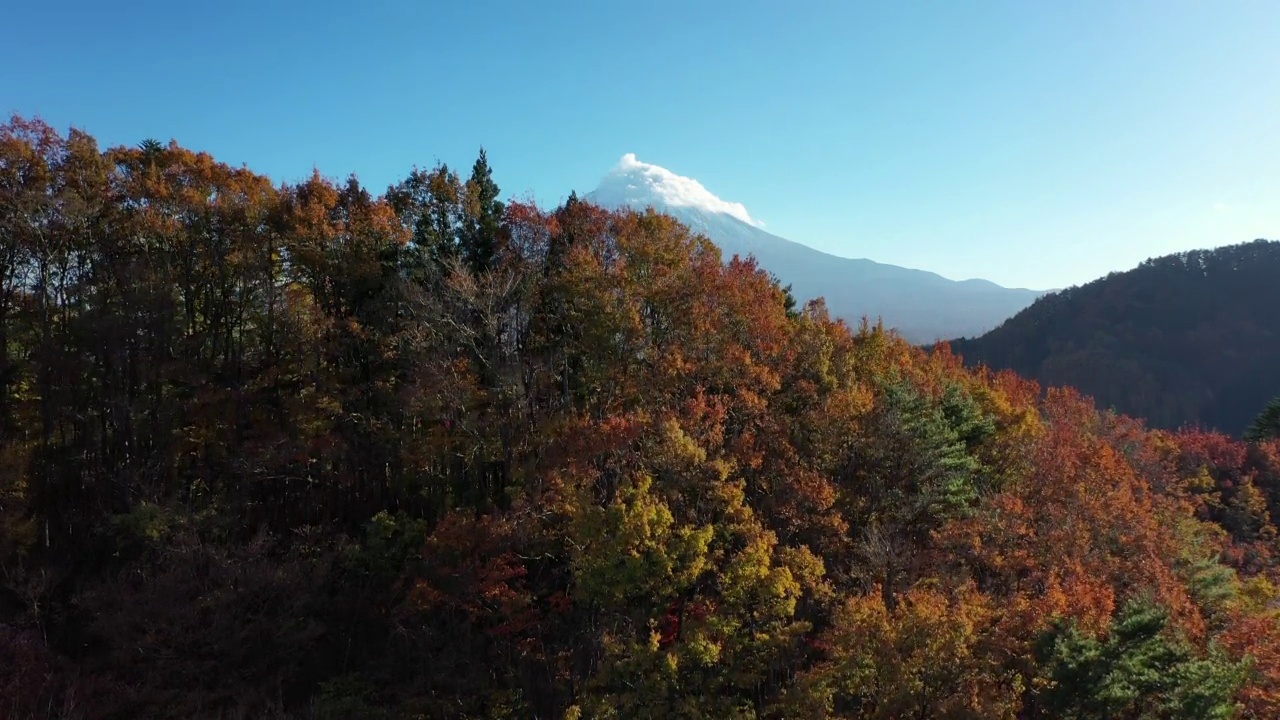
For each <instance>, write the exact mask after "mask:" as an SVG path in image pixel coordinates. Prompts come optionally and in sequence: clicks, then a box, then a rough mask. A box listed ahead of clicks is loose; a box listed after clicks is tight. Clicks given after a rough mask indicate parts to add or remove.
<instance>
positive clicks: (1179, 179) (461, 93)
mask: <svg viewBox="0 0 1280 720" xmlns="http://www.w3.org/2000/svg"><path fill="white" fill-rule="evenodd" d="M2 18H3V19H0V112H6V113H7V111H13V112H17V113H20V114H23V115H27V116H32V115H39V116H41V117H43V118H44V119H45V120H47V121H49V122H51V123H53V124H54V125H56V126H58V127H61V128H64V129H65V128H66V127H68V126H70V125H75V126H78V127H81V128H83V129H85V130H87V131H89V132H91V133H92V134H94V135H96V136H97V137H98V138H99V140H100V141H101V142H103V143H104V144H107V145H116V144H134V143H137V142H138V141H140V140H142V139H144V138H149V137H155V138H159V139H161V140H167V139H168V138H171V137H172V138H177V140H178V141H179V142H181V143H182V144H184V145H186V146H188V147H192V148H195V149H202V150H208V151H210V152H212V153H213V154H214V155H215V156H217V157H218V158H219V159H221V160H224V161H227V162H230V163H234V164H240V163H246V164H248V165H249V166H250V167H252V168H254V169H256V170H258V171H260V172H265V173H267V174H269V175H271V176H272V177H273V178H276V179H280V180H294V179H298V178H302V177H305V176H306V175H308V174H309V173H310V170H311V168H312V167H313V166H317V167H319V168H320V170H321V171H322V172H323V173H325V174H326V175H329V176H333V177H341V176H345V175H347V174H349V173H353V172H354V173H356V174H357V175H359V177H360V178H361V179H362V180H363V181H365V182H366V184H368V185H369V186H371V187H372V188H374V189H376V190H381V189H384V188H385V187H386V186H387V185H388V184H389V183H392V182H394V181H395V180H397V179H398V178H400V177H402V176H403V175H404V174H406V173H407V172H408V170H409V169H410V168H411V167H412V166H413V165H415V164H417V165H420V166H431V165H434V164H435V162H436V161H437V160H442V161H444V162H447V163H449V164H450V165H455V166H462V167H464V168H469V167H470V164H471V162H472V161H473V160H474V158H475V154H476V151H477V150H478V148H479V147H480V146H481V145H484V146H485V147H486V148H487V150H488V152H489V157H490V160H491V162H492V164H493V166H494V169H495V174H496V179H497V180H498V182H499V184H501V185H502V187H503V190H504V193H505V194H510V195H516V196H520V197H525V198H527V197H530V196H531V197H533V198H536V199H537V200H538V201H539V202H541V203H544V204H555V203H557V202H559V201H560V200H561V199H562V198H564V197H565V196H567V195H568V192H569V190H571V189H576V190H578V191H579V192H586V191H589V190H591V189H592V188H594V187H595V185H596V183H597V182H598V181H599V179H600V178H601V176H603V175H604V174H605V173H606V172H607V171H608V170H609V169H610V168H611V167H612V166H613V165H615V164H616V163H617V162H618V160H619V158H621V157H622V155H623V154H624V153H628V152H633V153H636V154H637V155H638V156H639V158H640V159H641V160H642V161H645V162H650V163H654V164H657V165H662V166H664V167H667V168H669V169H671V170H672V171H674V172H677V173H679V174H681V175H686V176H690V177H693V178H697V179H698V180H700V181H701V182H702V183H703V184H704V185H705V186H706V187H707V188H708V189H710V190H711V191H712V192H714V193H716V194H717V195H719V196H720V197H722V198H724V199H726V200H730V201H736V202H740V203H743V204H744V205H745V206H746V207H747V208H748V210H749V211H750V213H751V215H752V216H753V217H756V218H759V219H761V220H763V221H764V222H765V223H766V227H767V228H768V229H769V230H771V231H773V232H775V233H777V234H779V235H782V236H784V237H787V238H789V239H792V240H796V241H799V242H803V243H805V244H808V245H812V246H814V247H817V248H819V249H822V250H826V251H828V252H833V253H836V254H840V255H846V256H851V257H870V258H872V259H875V260H880V261H883V262H891V263H895V264H901V265H907V266H910V267H920V268H925V269H929V270H933V271H936V272H940V273H942V274H943V275H946V276H948V277H954V278H968V277H985V278H989V279H991V280H994V281H996V282H999V283H1001V284H1005V285H1017V286H1023V287H1034V288H1049V287H1061V286H1065V285H1070V284H1075V283H1080V282H1085V281H1088V280H1090V279H1092V278H1094V277H1097V276H1100V275H1103V274H1105V273H1106V272H1108V271H1111V270H1122V269H1127V268H1128V267H1131V266H1133V265H1135V264H1136V263H1137V262H1139V261H1141V260H1142V259H1144V258H1146V257H1150V256H1153V255H1160V254H1164V253H1167V252H1173V251H1177V250H1183V249H1190V248H1195V247H1211V246H1216V245H1224V244H1231V243H1237V242H1244V241H1248V240H1252V239H1254V238H1257V237H1270V238H1280V131H1278V129H1280V3H1278V2H1276V0H1256V1H1254V2H1246V1H1232V0H1215V1H1210V0H1201V1H1199V2H1191V1H1190V0H1072V2H1040V1H1038V0H1009V1H1007V2H994V1H983V2H977V1H975V2H954V1H952V0H947V1H946V2H941V1H939V2H905V3H900V2H878V3H860V2H838V1H832V2H803V1H801V0H797V1H796V2H782V1H780V0H759V1H757V0H732V1H728V0H725V1H716V2H699V1H697V0H682V1H675V0H636V1H634V2H626V3H624V2H612V1H610V0H601V1H600V2H590V1H589V0H578V1H575V2H541V3H540V2H527V1H514V0H513V1H510V2H491V1H490V2H486V1H482V0H467V1H461V2H460V1H451V2H433V1H431V0H422V1H420V2H419V1H415V2H410V1H405V2H395V3H390V2H368V3H360V2H334V1H332V0H310V2H306V3H296V4H294V3H284V2H240V1H234V2H229V1H223V2H217V3H185V2H152V3H141V2H133V3H130V2H114V3H103V2H88V1H86V0H71V1H70V2H62V3H57V4H56V5H54V6H48V7H42V6H41V4H39V3H11V4H10V6H8V7H6V8H5V10H4V11H3V14H2Z"/></svg>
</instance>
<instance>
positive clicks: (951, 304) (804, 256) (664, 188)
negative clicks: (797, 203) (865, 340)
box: [584, 155, 1043, 343]
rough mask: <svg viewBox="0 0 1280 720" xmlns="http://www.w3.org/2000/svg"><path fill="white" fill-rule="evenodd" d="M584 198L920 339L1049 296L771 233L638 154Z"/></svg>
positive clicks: (994, 319)
mask: <svg viewBox="0 0 1280 720" xmlns="http://www.w3.org/2000/svg"><path fill="white" fill-rule="evenodd" d="M584 199H586V200H588V201H590V202H593V203H595V204H597V205H601V206H603V207H607V208H613V209H616V208H624V207H626V208H632V209H636V210H643V209H646V208H653V209H654V210H657V211H659V212H664V213H667V214H670V215H672V216H674V217H676V218H677V219H679V220H680V221H681V222H684V223H685V224H686V225H688V226H689V227H690V228H692V229H693V230H695V231H697V232H700V233H703V234H705V235H706V236H707V237H709V238H711V240H712V241H714V242H715V243H716V244H717V245H718V246H720V249H721V251H722V252H723V253H724V256H725V258H726V259H728V258H731V257H733V256H734V255H738V256H741V257H746V256H748V255H751V256H754V257H755V258H756V259H757V260H758V261H759V263H760V265H761V267H763V268H765V269H766V270H768V271H770V272H772V273H773V274H775V275H777V276H778V278H779V279H781V280H782V282H783V283H784V284H787V283H789V284H791V286H792V292H793V293H794V294H795V296H796V298H797V299H799V300H801V301H802V302H803V301H807V300H810V299H813V298H816V297H823V298H825V299H826V302H827V307H828V308H829V309H830V310H831V312H832V314H833V315H836V316H838V317H842V318H844V319H845V320H846V321H849V322H852V323H856V322H857V321H858V320H860V319H861V318H862V317H863V316H867V317H869V318H870V319H871V320H872V321H875V320H876V319H877V318H882V319H883V320H884V323H885V325H886V326H887V327H893V328H896V329H897V330H898V332H899V333H901V334H902V336H903V337H905V338H906V339H907V340H910V341H912V342H915V343H929V342H934V341H936V340H939V339H943V338H950V337H958V336H967V335H977V334H979V333H982V332H985V331H987V330H990V329H993V328H995V327H996V326H997V325H999V324H1000V323H1001V322H1003V321H1004V320H1006V319H1007V318H1009V317H1010V316H1012V315H1013V314H1014V313H1016V312H1018V311H1019V310H1021V309H1023V308H1025V307H1027V306H1028V305H1030V304H1031V303H1032V302H1033V301H1034V300H1035V299H1036V298H1037V297H1039V296H1040V295H1042V294H1043V293H1042V292H1040V291H1036V290H1027V289H1023V288H1005V287H1001V286H1000V285H997V284H995V283H993V282H990V281H987V280H963V281H956V280H950V279H948V278H945V277H942V276H941V275H938V274H936V273H932V272H928V271H924V270H913V269H910V268H904V267H899V266H896V265H887V264H884V263H878V262H875V261H873V260H868V259H851V258H843V257H838V256H835V255H831V254H828V253H824V252H821V251H819V250H815V249H813V248H811V247H808V246H806V245H802V244H800V243H797V242H794V241H791V240H787V239H785V238H781V237H778V236H777V235H773V234H771V233H769V232H766V231H765V230H763V229H762V228H761V227H759V223H758V222H757V221H755V220H754V219H753V218H752V217H751V216H750V214H749V213H748V212H747V210H746V208H745V207H743V206H742V205H740V204H737V203H730V202H726V201H724V200H721V199H720V198H718V197H716V196H715V195H713V194H712V193H710V192H709V191H708V190H707V189H706V188H704V187H702V185H701V184H700V183H698V182H697V181H696V180H693V179H691V178H685V177H681V176H679V175H675V174H674V173H672V172H671V171H669V170H666V169H665V168H661V167H658V166H656V165H650V164H648V163H643V162H640V161H639V160H637V159H636V157H635V156H634V155H627V156H624V157H623V159H622V161H621V162H620V163H619V165H618V166H617V167H616V168H615V169H614V170H613V171H612V172H610V173H609V174H608V175H606V176H605V178H604V179H603V180H602V181H601V183H600V186H599V187H598V188H596V189H595V190H594V191H592V192H591V193H588V194H587V195H586V196H585V198H584Z"/></svg>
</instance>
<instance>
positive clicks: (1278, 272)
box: [952, 240, 1280, 434]
mask: <svg viewBox="0 0 1280 720" xmlns="http://www.w3.org/2000/svg"><path fill="white" fill-rule="evenodd" d="M1277 279H1280V242H1274V241H1266V240H1257V241H1254V242H1251V243H1246V244H1242V245H1234V246H1230V247H1224V248H1219V249H1216V250H1199V251H1195V252H1188V253H1181V254H1176V255H1169V256H1166V257H1161V258H1157V259H1154V260H1148V261H1146V262H1144V263H1143V264H1142V265H1140V266H1138V267H1137V268H1135V269H1133V270H1130V271H1128V272H1124V273H1112V274H1111V275H1108V276H1107V277H1105V278H1102V279H1100V280H1095V281H1094V282H1091V283H1089V284H1087V285H1084V286H1081V287H1073V288H1070V289H1067V290H1064V291H1062V292H1058V293H1054V294H1051V295H1047V296H1045V297H1043V298H1041V299H1040V300H1038V301H1036V303H1035V304H1033V305H1032V306H1031V307H1029V308H1027V309H1026V310H1023V311H1022V312H1021V313H1019V314H1018V315H1016V316H1014V317H1013V318H1011V319H1010V320H1009V321H1008V322H1006V323H1004V324H1003V325H1001V326H1000V327H998V328H996V329H995V330H993V331H992V332H990V333H987V334H986V335H983V336H982V337H980V338H976V339H968V340H957V341H954V342H952V349H953V350H955V351H956V352H957V353H959V354H961V355H963V356H964V358H965V360H966V362H969V363H982V364H986V365H989V366H991V367H994V368H1008V369H1012V370H1014V371H1016V372H1018V373H1020V374H1022V375H1025V376H1027V377H1032V378H1035V379H1037V380H1039V381H1040V382H1041V383H1043V384H1047V385H1070V386H1074V387H1076V388H1079V389H1080V390H1081V391H1083V392H1085V393H1087V394H1089V395H1092V396H1094V398H1095V399H1096V400H1097V401H1098V403H1099V404H1100V405H1102V406H1103V407H1114V408H1115V409H1117V410H1118V411H1120V412H1122V413H1125V414H1129V415H1136V416H1140V417H1144V418H1146V419H1147V420H1148V422H1150V423H1151V424H1152V425H1154V426H1157V427H1165V428H1174V427H1179V426H1182V425H1185V424H1199V425H1204V426H1208V427H1212V428H1216V429H1219V430H1222V431H1224V432H1229V433H1233V434H1239V433H1240V432H1242V431H1243V430H1244V429H1245V428H1246V427H1247V426H1248V424H1249V422H1250V421H1251V420H1252V419H1253V418H1254V417H1255V416H1256V415H1257V414H1258V412H1260V411H1261V410H1262V408H1263V406H1264V405H1265V404H1266V402H1267V400H1269V399H1270V398H1271V397H1273V396H1274V395H1275V394H1276V393H1277V392H1278V391H1280V282H1277Z"/></svg>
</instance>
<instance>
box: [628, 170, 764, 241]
mask: <svg viewBox="0 0 1280 720" xmlns="http://www.w3.org/2000/svg"><path fill="white" fill-rule="evenodd" d="M614 174H615V175H620V176H624V177H626V178H627V179H628V180H630V181H632V182H633V183H634V182H636V181H639V182H643V183H644V184H645V185H646V186H647V187H646V188H645V189H646V190H648V192H649V193H651V194H652V195H653V196H655V197H657V198H660V199H661V200H662V201H663V202H665V203H667V204H668V205H670V206H672V207H690V208H696V209H698V210H705V211H707V212H716V213H725V214H726V215H732V216H733V217H735V218H737V219H739V220H741V221H742V222H745V223H748V224H750V225H755V226H756V227H764V223H762V222H760V221H758V220H756V219H754V218H752V217H751V215H750V213H748V212H747V208H746V206H744V205H743V204H742V203H735V202H728V201H726V200H721V199H720V198H719V197H716V195H714V194H713V193H712V192H711V191H710V190H708V189H706V188H705V187H703V186H702V183H700V182H698V181H697V180H694V179H693V178H688V177H684V176H681V175H676V174H675V173H673V172H671V171H670V170H668V169H666V168H664V167H659V166H657V165H651V164H649V163H646V162H640V160H638V159H636V155H635V153H627V154H626V155H623V156H622V160H621V161H620V162H619V163H618V166H617V168H615V169H614Z"/></svg>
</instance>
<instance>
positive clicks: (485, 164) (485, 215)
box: [462, 148, 505, 272]
mask: <svg viewBox="0 0 1280 720" xmlns="http://www.w3.org/2000/svg"><path fill="white" fill-rule="evenodd" d="M499 193H500V190H499V188H498V184H497V183H495V182H494V181H493V171H492V170H491V169H490V168H489V158H488V155H486V154H485V151H484V148H481V149H480V157H479V158H477V159H476V164H475V165H474V166H473V167H472V169H471V178H470V179H469V180H467V185H466V198H467V202H466V206H465V214H464V219H463V225H462V257H463V259H464V260H465V261H466V263H467V265H468V267H470V268H471V269H472V270H473V271H475V272H483V271H485V270H488V269H489V268H491V267H493V264H494V259H495V256H496V254H497V251H498V233H499V231H500V229H501V226H502V213H503V211H504V209H505V208H504V206H503V204H502V202H501V201H500V200H498V197H499Z"/></svg>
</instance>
